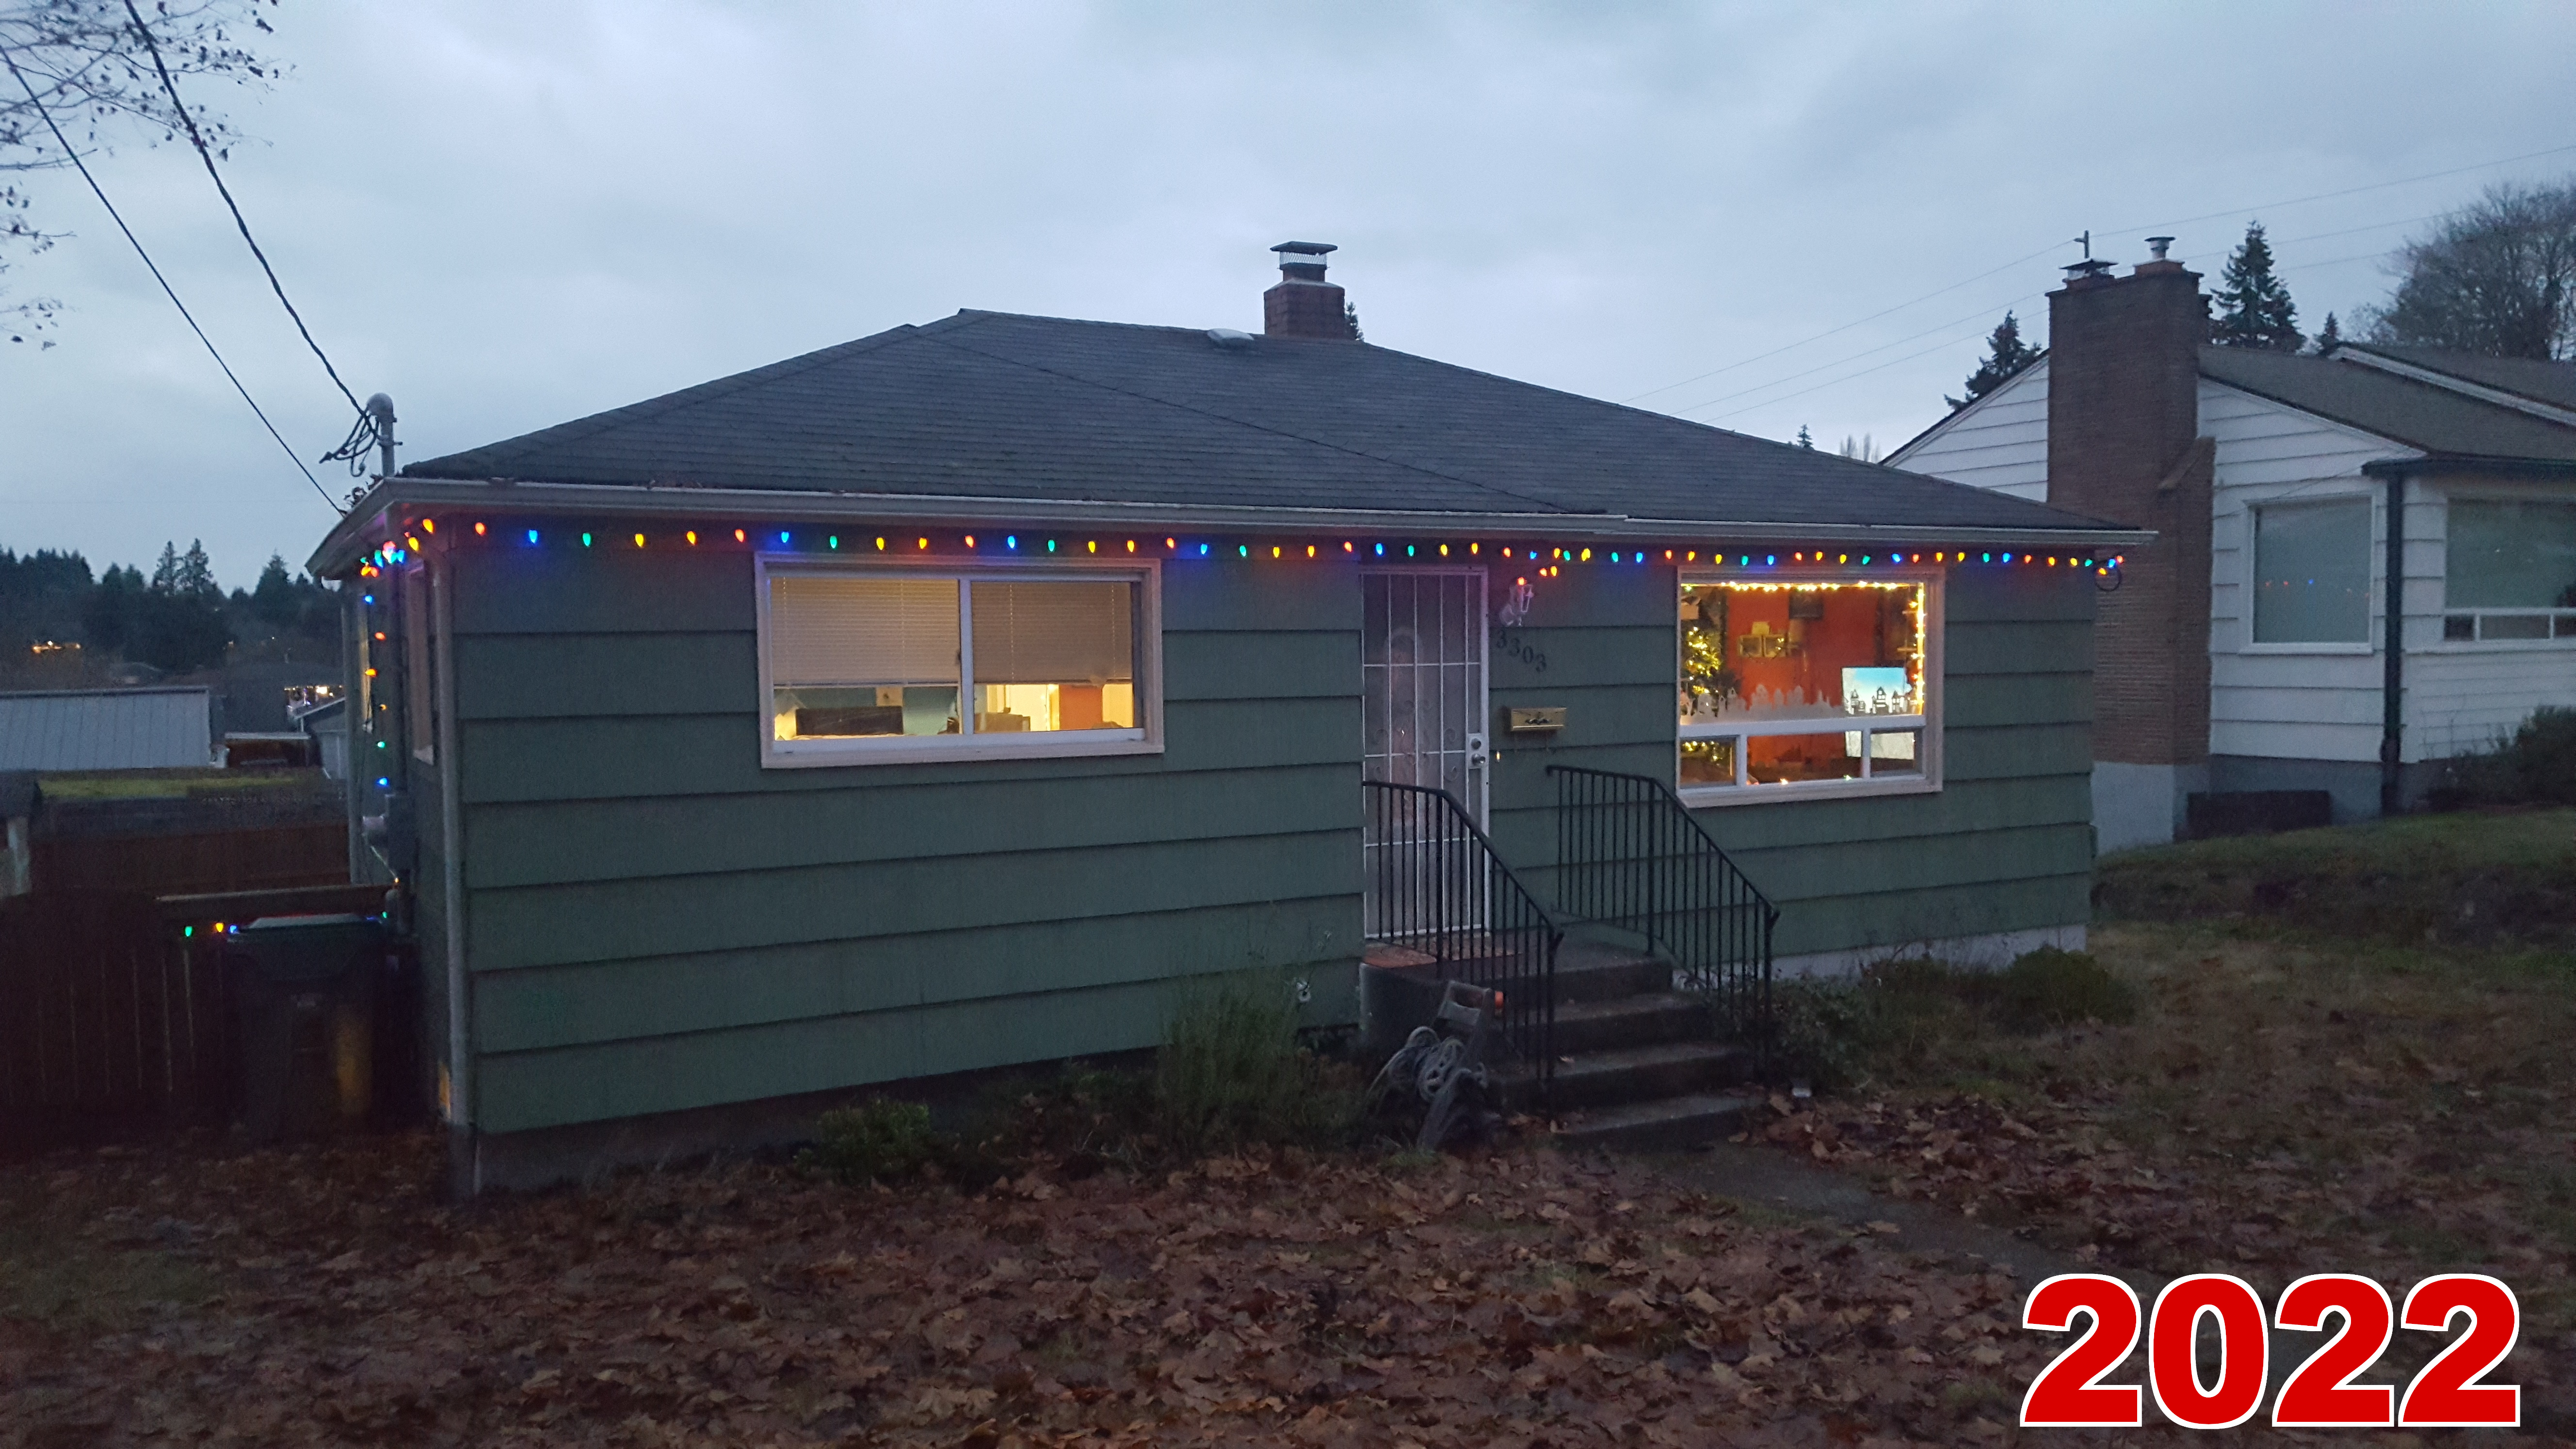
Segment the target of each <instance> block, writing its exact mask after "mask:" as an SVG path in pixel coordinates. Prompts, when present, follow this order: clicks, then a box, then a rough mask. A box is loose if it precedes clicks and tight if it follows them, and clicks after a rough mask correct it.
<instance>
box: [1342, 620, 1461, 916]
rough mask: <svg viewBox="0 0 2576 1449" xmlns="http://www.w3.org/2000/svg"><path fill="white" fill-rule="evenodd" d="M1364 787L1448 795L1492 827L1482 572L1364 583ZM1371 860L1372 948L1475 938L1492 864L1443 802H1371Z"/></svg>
mask: <svg viewBox="0 0 2576 1449" xmlns="http://www.w3.org/2000/svg"><path fill="white" fill-rule="evenodd" d="M1360 587H1361V596H1362V598H1363V600H1364V601H1365V608H1364V615H1363V617H1364V618H1365V621H1366V622H1365V629H1366V634H1365V637H1364V640H1363V652H1362V654H1361V660H1360V678H1361V689H1362V701H1361V706H1360V722H1361V723H1360V728H1361V740H1360V778H1361V779H1363V780H1369V781H1378V782H1384V783H1388V784H1395V785H1418V786H1423V787H1426V788H1429V789H1436V790H1442V791H1445V792H1447V793H1448V795H1449V796H1450V797H1451V798H1452V799H1454V800H1456V801H1457V802H1458V805H1459V807H1460V810H1461V811H1463V813H1464V821H1467V822H1473V823H1474V824H1475V825H1476V826H1477V827H1479V828H1481V827H1482V826H1483V825H1484V823H1485V807H1486V797H1487V793H1488V791H1487V782H1486V777H1487V775H1488V774H1489V773H1490V772H1489V770H1488V768H1487V750H1486V738H1485V730H1486V720H1487V707H1486V700H1485V574H1484V571H1483V570H1482V569H1422V570H1406V571H1403V572H1393V571H1388V572H1383V573H1381V572H1374V571H1372V572H1368V573H1363V574H1362V575H1361V576H1360ZM1369 793H1370V795H1371V796H1372V799H1371V801H1370V807H1369V809H1368V811H1367V812H1366V815H1365V816H1364V819H1365V821H1366V825H1365V828H1364V830H1363V832H1362V837H1361V849H1362V852H1363V855H1364V864H1365V867H1366V871H1367V880H1368V899H1367V908H1368V910H1367V925H1368V933H1369V936H1370V938H1371V939H1373V940H1389V939H1396V938H1399V937H1410V936H1415V935H1419V934H1421V933H1424V932H1439V931H1447V930H1456V929H1459V928H1461V927H1470V928H1472V927H1474V926H1476V925H1477V924H1479V923H1480V922H1481V920H1482V917H1483V912H1484V904H1483V896H1484V890H1483V887H1482V884H1481V883H1482V879H1483V875H1482V872H1481V871H1472V870H1469V869H1468V865H1467V863H1468V862H1470V861H1472V860H1476V859H1481V855H1480V854H1479V853H1478V852H1476V851H1475V850H1474V849H1473V848H1472V845H1471V842H1470V841H1469V840H1467V839H1465V838H1463V837H1464V836H1465V835H1466V832H1465V831H1464V829H1463V828H1462V826H1463V823H1464V822H1462V821H1460V820H1459V819H1457V818H1455V817H1454V816H1453V815H1452V814H1451V812H1449V811H1448V810H1447V808H1446V807H1445V806H1443V805H1441V804H1440V802H1438V801H1436V800H1432V799H1429V798H1427V797H1424V796H1420V795H1417V794H1414V793H1412V792H1409V791H1403V792H1399V791H1384V790H1377V791H1370V792H1369Z"/></svg>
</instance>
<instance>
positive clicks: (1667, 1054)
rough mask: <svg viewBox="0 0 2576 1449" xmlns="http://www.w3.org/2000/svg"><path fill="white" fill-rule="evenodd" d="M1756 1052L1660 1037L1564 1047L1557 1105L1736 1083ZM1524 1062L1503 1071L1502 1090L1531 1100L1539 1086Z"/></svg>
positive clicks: (1558, 1065) (1567, 1107) (1669, 1094)
mask: <svg viewBox="0 0 2576 1449" xmlns="http://www.w3.org/2000/svg"><path fill="white" fill-rule="evenodd" d="M1751 1066H1752V1054H1751V1053H1750V1052H1748V1051H1746V1050H1745V1049H1744V1048H1742V1047H1739V1046H1732V1045H1727V1044H1723V1043H1719V1042H1711V1041H1678V1042H1656V1043H1654V1044H1652V1045H1648V1046H1634V1047H1618V1048H1614V1049H1611V1050H1607V1051H1589V1052H1561V1053H1559V1054H1558V1055H1557V1059H1556V1072H1555V1089H1556V1103H1555V1105H1556V1109H1557V1110H1558V1111H1560V1112H1564V1111H1570V1110H1572V1109H1574V1108H1577V1107H1597V1106H1603V1105H1607V1104H1612V1103H1619V1102H1641V1101H1646V1100H1648V1099H1650V1098H1655V1097H1673V1096H1680V1095H1683V1094H1685V1093H1690V1092H1700V1091H1707V1090H1710V1089H1713V1088H1717V1087H1726V1086H1732V1085H1734V1084H1735V1083H1737V1082H1740V1081H1742V1080H1744V1078H1745V1075H1746V1073H1747V1072H1748V1071H1749V1069H1750V1068H1751ZM1532 1075H1533V1074H1532V1073H1531V1071H1530V1069H1529V1068H1528V1067H1527V1066H1526V1065H1522V1064H1517V1063H1516V1064H1514V1065H1513V1066H1511V1067H1509V1068H1506V1069H1505V1071H1504V1072H1503V1090H1504V1094H1505V1096H1506V1098H1507V1099H1508V1100H1511V1101H1514V1102H1520V1101H1526V1100H1528V1099H1529V1097H1530V1094H1531V1090H1532V1088H1533V1086H1534V1085H1535V1084H1534V1083H1533V1082H1532V1080H1531V1078H1532Z"/></svg>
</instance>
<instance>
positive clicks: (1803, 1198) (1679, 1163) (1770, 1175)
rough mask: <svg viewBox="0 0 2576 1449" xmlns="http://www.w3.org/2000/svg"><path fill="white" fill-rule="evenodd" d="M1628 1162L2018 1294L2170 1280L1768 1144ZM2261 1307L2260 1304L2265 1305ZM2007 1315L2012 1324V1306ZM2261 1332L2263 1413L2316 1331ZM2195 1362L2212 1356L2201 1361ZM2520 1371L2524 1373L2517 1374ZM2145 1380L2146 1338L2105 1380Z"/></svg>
mask: <svg viewBox="0 0 2576 1449" xmlns="http://www.w3.org/2000/svg"><path fill="white" fill-rule="evenodd" d="M1629 1160H1630V1161H1632V1162H1635V1163H1638V1164H1640V1165H1643V1166H1645V1167H1647V1168H1648V1169H1649V1170H1651V1171H1653V1172H1655V1173H1656V1174H1658V1175H1659V1176H1661V1177H1662V1178H1663V1179H1664V1180H1665V1181H1667V1182H1670V1183H1672V1184H1673V1185H1675V1186H1677V1187H1684V1188H1690V1189H1693V1190H1696V1191H1699V1192H1705V1193H1708V1194H1710V1195H1711V1196H1715V1197H1724V1198H1732V1199H1734V1200H1735V1201H1737V1202H1740V1203H1745V1204H1748V1205H1751V1206H1756V1207H1761V1208H1767V1209H1769V1210H1771V1211H1774V1212H1780V1213H1788V1214H1793V1215H1798V1216H1804V1217H1813V1218H1823V1219H1827V1220H1830V1221H1833V1222H1837V1223H1844V1224H1848V1225H1850V1226H1853V1227H1869V1226H1872V1225H1874V1224H1892V1225H1894V1227H1895V1228H1896V1231H1895V1232H1893V1233H1887V1234H1884V1235H1883V1236H1881V1237H1880V1239H1879V1241H1880V1242H1881V1243H1883V1244H1885V1245H1888V1246H1891V1247H1894V1248H1897V1249H1899V1250H1902V1251H1906V1252H1914V1253H1923V1254H1927V1255H1934V1256H1955V1255H1967V1256H1973V1257H1977V1258H1982V1259H1984V1260H1985V1261H1987V1262H1989V1263H1992V1264H1994V1265H1996V1266H1997V1267H2000V1268H2002V1269H2004V1270H2006V1271H2008V1272H2010V1273H2011V1274H2012V1275H2013V1276H2014V1277H2015V1278H2017V1279H2019V1280H2020V1282H2021V1288H2022V1294H2023V1296H2024V1297H2025V1298H2027V1297H2028V1296H2029V1293H2030V1290H2031V1289H2032V1288H2035V1287H2037V1286H2038V1285H2039V1284H2040V1282H2041V1281H2042V1280H2044V1279H2047V1278H2051V1277H2054V1276H2055V1275H2057V1274H2059V1273H2108V1274H2111V1275H2112V1276H2114V1277H2117V1278H2119V1279H2120V1280H2121V1281H2122V1282H2125V1283H2127V1284H2128V1285H2129V1286H2130V1287H2131V1288H2133V1289H2135V1290H2136V1291H2137V1294H2138V1306H2139V1308H2140V1309H2141V1310H2145V1309H2148V1308H2150V1307H2152V1305H2153V1304H2154V1303H2155V1301H2156V1294H2157V1293H2158V1292H2160V1291H2162V1290H2163V1288H2164V1286H2165V1284H2166V1283H2168V1282H2170V1281H2172V1280H2170V1279H2169V1278H2166V1277H2164V1276H2163V1275H2161V1274H2154V1273H2138V1272H2132V1271H2130V1270H2128V1269H2124V1268H2117V1267H2113V1266H2111V1265H2109V1264H2105V1263H2099V1262H2093V1263H2088V1262H2084V1261H2082V1260H2081V1259H2078V1258H2076V1257H2074V1256H2073V1255H2072V1254H2068V1253H2060V1252H2057V1251H2055V1250H2053V1249H2049V1248H2043V1247H2041V1246H2040V1245H2038V1244H2037V1243H2033V1242H2030V1241H2028V1240H2027V1239H2024V1238H2019V1237H2016V1236H2014V1235H2013V1234H2012V1233H2010V1232H2007V1231H2005V1230H2003V1229H2001V1228H1997V1227H1994V1226H1992V1225H1990V1224H1987V1223H1981V1222H1978V1221H1976V1220H1975V1219H1973V1218H1967V1217H1962V1216H1960V1215H1959V1214H1958V1213H1955V1212H1953V1211H1951V1210H1950V1209H1948V1208H1944V1207H1938V1206H1935V1205H1933V1204H1930V1203H1918V1202H1903V1201H1899V1200H1897V1199H1895V1198H1891V1197H1884V1196H1881V1195H1880V1194H1878V1193H1875V1192H1872V1191H1870V1190H1869V1188H1868V1187H1867V1186H1865V1185H1864V1184H1862V1182H1861V1181H1860V1180H1859V1179H1857V1178H1855V1177H1852V1176H1851V1175H1849V1174H1847V1173H1842V1172H1837V1171H1835V1170H1834V1169H1832V1168H1830V1167H1822V1166H1818V1165H1816V1164H1814V1163H1811V1162H1804V1161H1801V1160H1800V1159H1798V1158H1796V1157H1794V1156H1791V1155H1790V1154H1789V1153H1786V1152H1783V1151H1781V1150H1779V1149H1778V1148H1775V1147H1763V1146H1756V1145H1753V1144H1751V1143H1740V1142H1720V1143H1717V1144H1715V1145H1713V1146H1710V1147H1705V1148H1701V1149H1699V1150H1697V1151H1692V1152H1677V1153H1659V1154H1654V1155H1651V1156H1648V1155H1641V1156H1637V1157H1632V1158H1630V1159H1629ZM2220 1266H2222V1267H2223V1266H2224V1265H2220ZM2266 1306H2267V1308H2268V1306H2269V1305H2268V1304H2267V1305H2266ZM2011 1320H2012V1321H2013V1322H2016V1323H2017V1322H2019V1321H2020V1313H2019V1310H2018V1309H2017V1308H2016V1309H2015V1310H2014V1312H2013V1313H2012V1315H2011ZM2198 1336H2199V1338H2200V1343H2201V1352H2202V1353H2203V1354H2204V1355H2208V1356H2214V1355H2215V1354H2216V1353H2217V1351H2218V1342H2217V1337H2218V1331H2217V1325H2216V1324H2215V1322H2212V1321H2206V1320H2204V1321H2203V1323H2202V1324H2201V1332H2200V1334H2199V1335H2198ZM2269 1337H2270V1339H2271V1349H2270V1353H2269V1356H2268V1360H2269V1362H2268V1366H2269V1368H2270V1371H2271V1372H2270V1378H2271V1387H2270V1388H2269V1389H2267V1390H2266V1392H2265V1400H2264V1403H2265V1408H2264V1413H2265V1414H2266V1415H2268V1414H2269V1412H2270V1402H2271V1401H2270V1395H2271V1394H2273V1393H2277V1392H2278V1391H2279V1389H2280V1386H2281V1381H2282V1380H2283V1379H2285V1378H2287V1377H2288V1376H2289V1373H2290V1371H2291V1370H2292V1369H2294V1368H2296V1367H2297V1366H2298V1365H2299V1364H2300V1363H2301V1362H2302V1361H2303V1360H2305V1359H2306V1358H2307V1356H2308V1355H2309V1354H2311V1353H2314V1352H2315V1351H2316V1350H2317V1348H2318V1347H2319V1346H2320V1345H2321V1344H2322V1343H2323V1342H2324V1341H2325V1340H2324V1335H2322V1334H2315V1333H2298V1332H2292V1331H2287V1330H2282V1329H2274V1330H2272V1331H2271V1333H2270V1334H2269ZM2204 1361H2214V1359H2213V1358H2205V1359H2204ZM2495 1378H2496V1379H2497V1380H2499V1381H2503V1382H2512V1381H2513V1379H2514V1376H2513V1375H2512V1374H2510V1373H2499V1374H2497V1375H2496V1376H2495ZM2524 1378H2525V1379H2526V1380H2527V1379H2528V1373H2527V1372H2526V1373H2525V1375H2524ZM2145 1381H2146V1344H2145V1343H2144V1342H2143V1341H2141V1342H2140V1343H2139V1345H2138V1349H2137V1351H2136V1352H2135V1353H2133V1354H2132V1355H2131V1356H2130V1357H2129V1359H2128V1361H2127V1362H2126V1363H2124V1364H2122V1365H2121V1366H2120V1367H2119V1368H2118V1369H2116V1370H2114V1371H2113V1372H2112V1373H2111V1375H2110V1377H2109V1380H2108V1382H2111V1383H2121V1384H2143V1383H2144V1382H2145ZM2354 1382H2355V1383H2362V1384H2370V1383H2402V1382H2403V1380H2402V1378H2400V1377H2399V1376H2397V1375H2396V1374H2395V1372H2394V1370H2393V1366H2392V1364H2391V1363H2390V1361H2389V1360H2388V1359H2386V1358H2383V1359H2381V1360H2380V1361H2379V1362H2378V1363H2377V1364H2376V1365H2374V1366H2373V1368H2372V1369H2371V1370H2370V1371H2368V1372H2365V1373H2364V1374H2362V1375H2361V1376H2360V1377H2359V1378H2357V1379H2355V1380H2354ZM2145 1408H2146V1418H2147V1422H2148V1423H2150V1424H2167V1423H2170V1422H2171V1421H2170V1420H2168V1419H2166V1418H2164V1416H2163V1415H2162V1414H2160V1413H2158V1412H2157V1410H2156V1405H2155V1400H2154V1398H2153V1396H2152V1395H2150V1396H2149V1397H2148V1398H2147V1400H2146V1404H2145ZM2555 1417H2557V1416H2551V1415H2549V1414H2547V1413H2546V1411H2540V1410H2539V1406H2538V1405H2537V1404H2535V1402H2534V1400H2533V1395H2532V1393H2531V1391H2530V1387H2529V1384H2528V1383H2527V1382H2526V1384H2525V1388H2524V1394H2523V1424H2524V1426H2525V1431H2526V1432H2530V1431H2531V1430H2533V1429H2535V1428H2537V1429H2541V1430H2542V1431H2544V1432H2551V1433H2556V1432H2563V1431H2564V1430H2566V1429H2568V1428H2571V1427H2576V1424H2560V1423H2556V1422H2553V1420H2554V1418H2555ZM2257 1422H2258V1423H2259V1422H2262V1421H2261V1420H2258V1421H2257ZM2248 1427H2249V1428H2250V1427H2253V1426H2250V1425H2249V1426H2248ZM2356 1432H2362V1431H2356ZM2383 1432H2385V1431H2383ZM2487 1432H2498V1431H2487ZM2506 1432H2509V1431H2506Z"/></svg>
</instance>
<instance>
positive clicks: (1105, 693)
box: [761, 562, 1153, 763]
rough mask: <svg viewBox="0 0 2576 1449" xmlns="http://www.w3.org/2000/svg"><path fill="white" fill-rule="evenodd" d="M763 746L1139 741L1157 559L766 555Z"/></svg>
mask: <svg viewBox="0 0 2576 1449" xmlns="http://www.w3.org/2000/svg"><path fill="white" fill-rule="evenodd" d="M762 582H763V586H764V588H765V589H766V591H767V598H766V600H765V604H766V607H765V608H764V609H763V611H762V641H761V643H762V662H763V665H764V673H765V674H766V676H767V678H766V686H767V689H768V691H769V728H768V730H767V733H766V736H765V743H766V745H767V747H768V748H767V750H766V754H767V755H768V757H769V758H770V760H771V761H772V762H773V763H816V762H819V761H823V760H829V759H831V758H835V757H841V758H844V759H846V757H848V756H851V755H861V756H864V755H869V754H875V755H877V756H879V757H881V758H907V759H918V758H922V757H924V756H926V755H938V754H942V753H984V752H990V751H1001V752H1013V751H1016V752H1020V753H1093V752H1107V751H1117V750H1123V749H1133V748H1139V747H1144V746H1145V744H1146V741H1147V738H1148V727H1149V724H1150V721H1149V720H1148V718H1147V715H1148V713H1149V708H1148V707H1149V703H1150V701H1149V700H1148V698H1147V697H1146V695H1145V694H1144V693H1142V692H1141V691H1140V689H1139V681H1140V680H1145V679H1149V678H1150V669H1149V668H1147V667H1146V665H1147V657H1148V652H1149V651H1147V650H1145V649H1143V648H1141V647H1140V645H1141V644H1142V643H1144V642H1145V641H1147V640H1148V639H1149V637H1150V629H1149V628H1148V626H1147V623H1146V620H1147V619H1148V618H1149V617H1150V613H1151V610H1152V602H1153V601H1152V584H1153V576H1152V574H1151V572H1150V571H1144V570H1133V569H1119V570H1071V569H1061V568H1058V569H1029V570H1025V571H1024V570H1017V569H1006V568H994V569H978V570H942V569H938V568H935V567H921V568H909V567H891V568H879V569H850V568H833V567H831V566H829V565H812V564H806V563H802V562H798V563H794V564H789V563H773V564H768V565H766V566H764V568H763V570H762Z"/></svg>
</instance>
